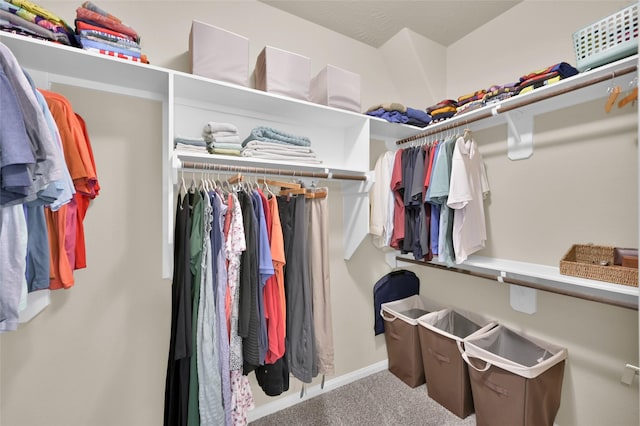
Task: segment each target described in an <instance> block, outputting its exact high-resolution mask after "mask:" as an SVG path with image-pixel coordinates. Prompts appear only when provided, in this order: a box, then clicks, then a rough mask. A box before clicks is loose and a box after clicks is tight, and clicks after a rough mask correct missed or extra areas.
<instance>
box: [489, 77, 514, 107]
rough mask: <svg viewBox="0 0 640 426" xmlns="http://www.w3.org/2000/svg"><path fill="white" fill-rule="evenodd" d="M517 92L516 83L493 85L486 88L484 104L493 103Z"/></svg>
mask: <svg viewBox="0 0 640 426" xmlns="http://www.w3.org/2000/svg"><path fill="white" fill-rule="evenodd" d="M517 94H518V83H517V82H515V83H508V84H503V85H497V84H496V85H493V86H491V87H489V89H488V90H487V94H486V95H484V103H485V105H489V104H495V103H497V102H500V101H503V100H505V99H509V98H510V97H512V96H515V95H517Z"/></svg>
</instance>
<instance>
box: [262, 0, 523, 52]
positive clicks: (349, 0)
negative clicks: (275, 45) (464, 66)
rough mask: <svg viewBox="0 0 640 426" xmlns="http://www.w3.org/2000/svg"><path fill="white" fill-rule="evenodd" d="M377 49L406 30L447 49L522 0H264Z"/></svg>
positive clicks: (263, 0)
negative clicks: (399, 32)
mask: <svg viewBox="0 0 640 426" xmlns="http://www.w3.org/2000/svg"><path fill="white" fill-rule="evenodd" d="M260 1H262V2H263V3H266V4H268V5H270V6H273V7H275V8H277V9H280V10H283V11H285V12H288V13H291V14H292V15H295V16H298V17H300V18H303V19H306V20H307V21H311V22H313V23H315V24H318V25H321V26H323V27H325V28H328V29H330V30H333V31H336V32H338V33H340V34H343V35H345V36H347V37H351V38H353V39H355V40H359V41H361V42H363V43H366V44H368V45H370V46H373V47H376V48H377V47H380V46H382V45H383V44H384V43H385V42H386V41H388V40H389V39H390V38H391V37H393V36H394V35H396V34H397V33H398V31H400V30H401V29H403V28H405V27H406V28H409V29H411V30H412V31H414V32H416V33H418V34H421V35H423V36H424V37H426V38H428V39H430V40H432V41H435V42H436V43H439V44H441V45H443V46H449V45H450V44H452V43H454V42H456V41H457V40H459V39H461V38H462V37H464V36H465V35H467V34H469V33H470V32H472V31H473V30H475V29H477V28H479V27H481V26H482V25H484V24H485V23H487V22H489V21H491V20H492V19H493V18H495V17H496V16H498V15H500V14H501V13H504V12H505V11H507V10H509V9H510V8H512V7H513V6H515V5H516V4H518V3H520V2H521V1H522V0H387V1H377V0H260Z"/></svg>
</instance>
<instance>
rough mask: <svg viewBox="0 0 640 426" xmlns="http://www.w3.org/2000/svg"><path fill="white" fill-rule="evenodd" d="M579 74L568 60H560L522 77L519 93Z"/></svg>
mask: <svg viewBox="0 0 640 426" xmlns="http://www.w3.org/2000/svg"><path fill="white" fill-rule="evenodd" d="M576 74H578V70H577V69H576V68H574V67H573V66H571V65H569V64H568V63H566V62H559V63H557V64H555V65H552V66H550V67H547V68H543V69H540V70H536V71H533V72H530V73H529V74H525V75H523V76H522V77H520V82H519V83H518V94H519V95H520V94H524V93H528V92H530V91H532V90H534V89H537V88H539V87H542V86H547V85H549V84H553V83H557V82H558V81H560V80H562V79H564V78H568V77H571V76H574V75H576Z"/></svg>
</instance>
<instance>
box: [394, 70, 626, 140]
mask: <svg viewBox="0 0 640 426" xmlns="http://www.w3.org/2000/svg"><path fill="white" fill-rule="evenodd" d="M636 69H637V66H635V65H633V66H630V67H627V68H622V69H620V70H617V71H612V72H611V73H609V74H607V75H601V76H600V77H594V78H592V79H591V80H587V81H583V82H581V83H576V84H574V85H572V86H567V87H565V88H563V89H560V90H558V91H555V92H553V93H546V94H544V95H543V96H539V97H537V98H535V99H527V98H525V99H523V100H522V101H521V102H514V103H512V104H511V105H507V106H505V107H504V108H499V109H498V114H500V113H503V112H508V111H511V110H514V109H517V108H521V107H523V106H527V105H531V104H534V103H536V102H540V101H544V100H546V99H549V98H553V97H555V96H559V95H564V94H566V93H569V92H573V91H574V90H579V89H583V88H585V87H589V86H592V85H594V84H598V83H602V82H603V81H607V80H612V79H614V78H616V77H620V76H622V75H625V74H629V73H632V72H634V71H636ZM533 93H535V91H534V92H533ZM512 99H515V98H512ZM496 105H500V104H499V103H498V104H496ZM464 115H465V114H462V115H460V116H458V117H452V118H449V119H447V120H445V121H442V122H440V123H443V124H444V123H446V124H448V125H445V126H441V127H442V128H438V129H433V130H427V131H424V132H422V133H418V134H417V135H413V136H409V137H406V138H404V139H400V140H398V141H396V145H402V144H404V143H407V142H413V141H415V140H418V139H422V138H424V137H427V136H431V135H435V134H437V133H440V132H442V130H446V129H448V128H452V127H456V126H458V125H459V124H461V123H462V122H464V125H465V126H466V125H467V124H469V123H473V122H475V121H480V120H484V119H485V118H490V117H492V116H493V113H492V112H491V111H490V110H489V111H487V112H485V113H482V114H480V115H478V116H476V117H473V118H469V119H464ZM434 125H437V124H434Z"/></svg>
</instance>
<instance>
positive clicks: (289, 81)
mask: <svg viewBox="0 0 640 426" xmlns="http://www.w3.org/2000/svg"><path fill="white" fill-rule="evenodd" d="M255 80H256V89H258V90H264V91H265V92H269V93H275V94H278V95H284V96H289V97H291V98H296V99H302V100H304V101H308V100H309V98H310V95H309V90H310V87H311V60H310V59H309V58H307V57H306V56H302V55H298V54H296V53H291V52H287V51H286V50H282V49H278V48H277V47H272V46H265V48H264V49H262V51H261V52H260V54H259V55H258V58H257V59H256V68H255Z"/></svg>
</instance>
